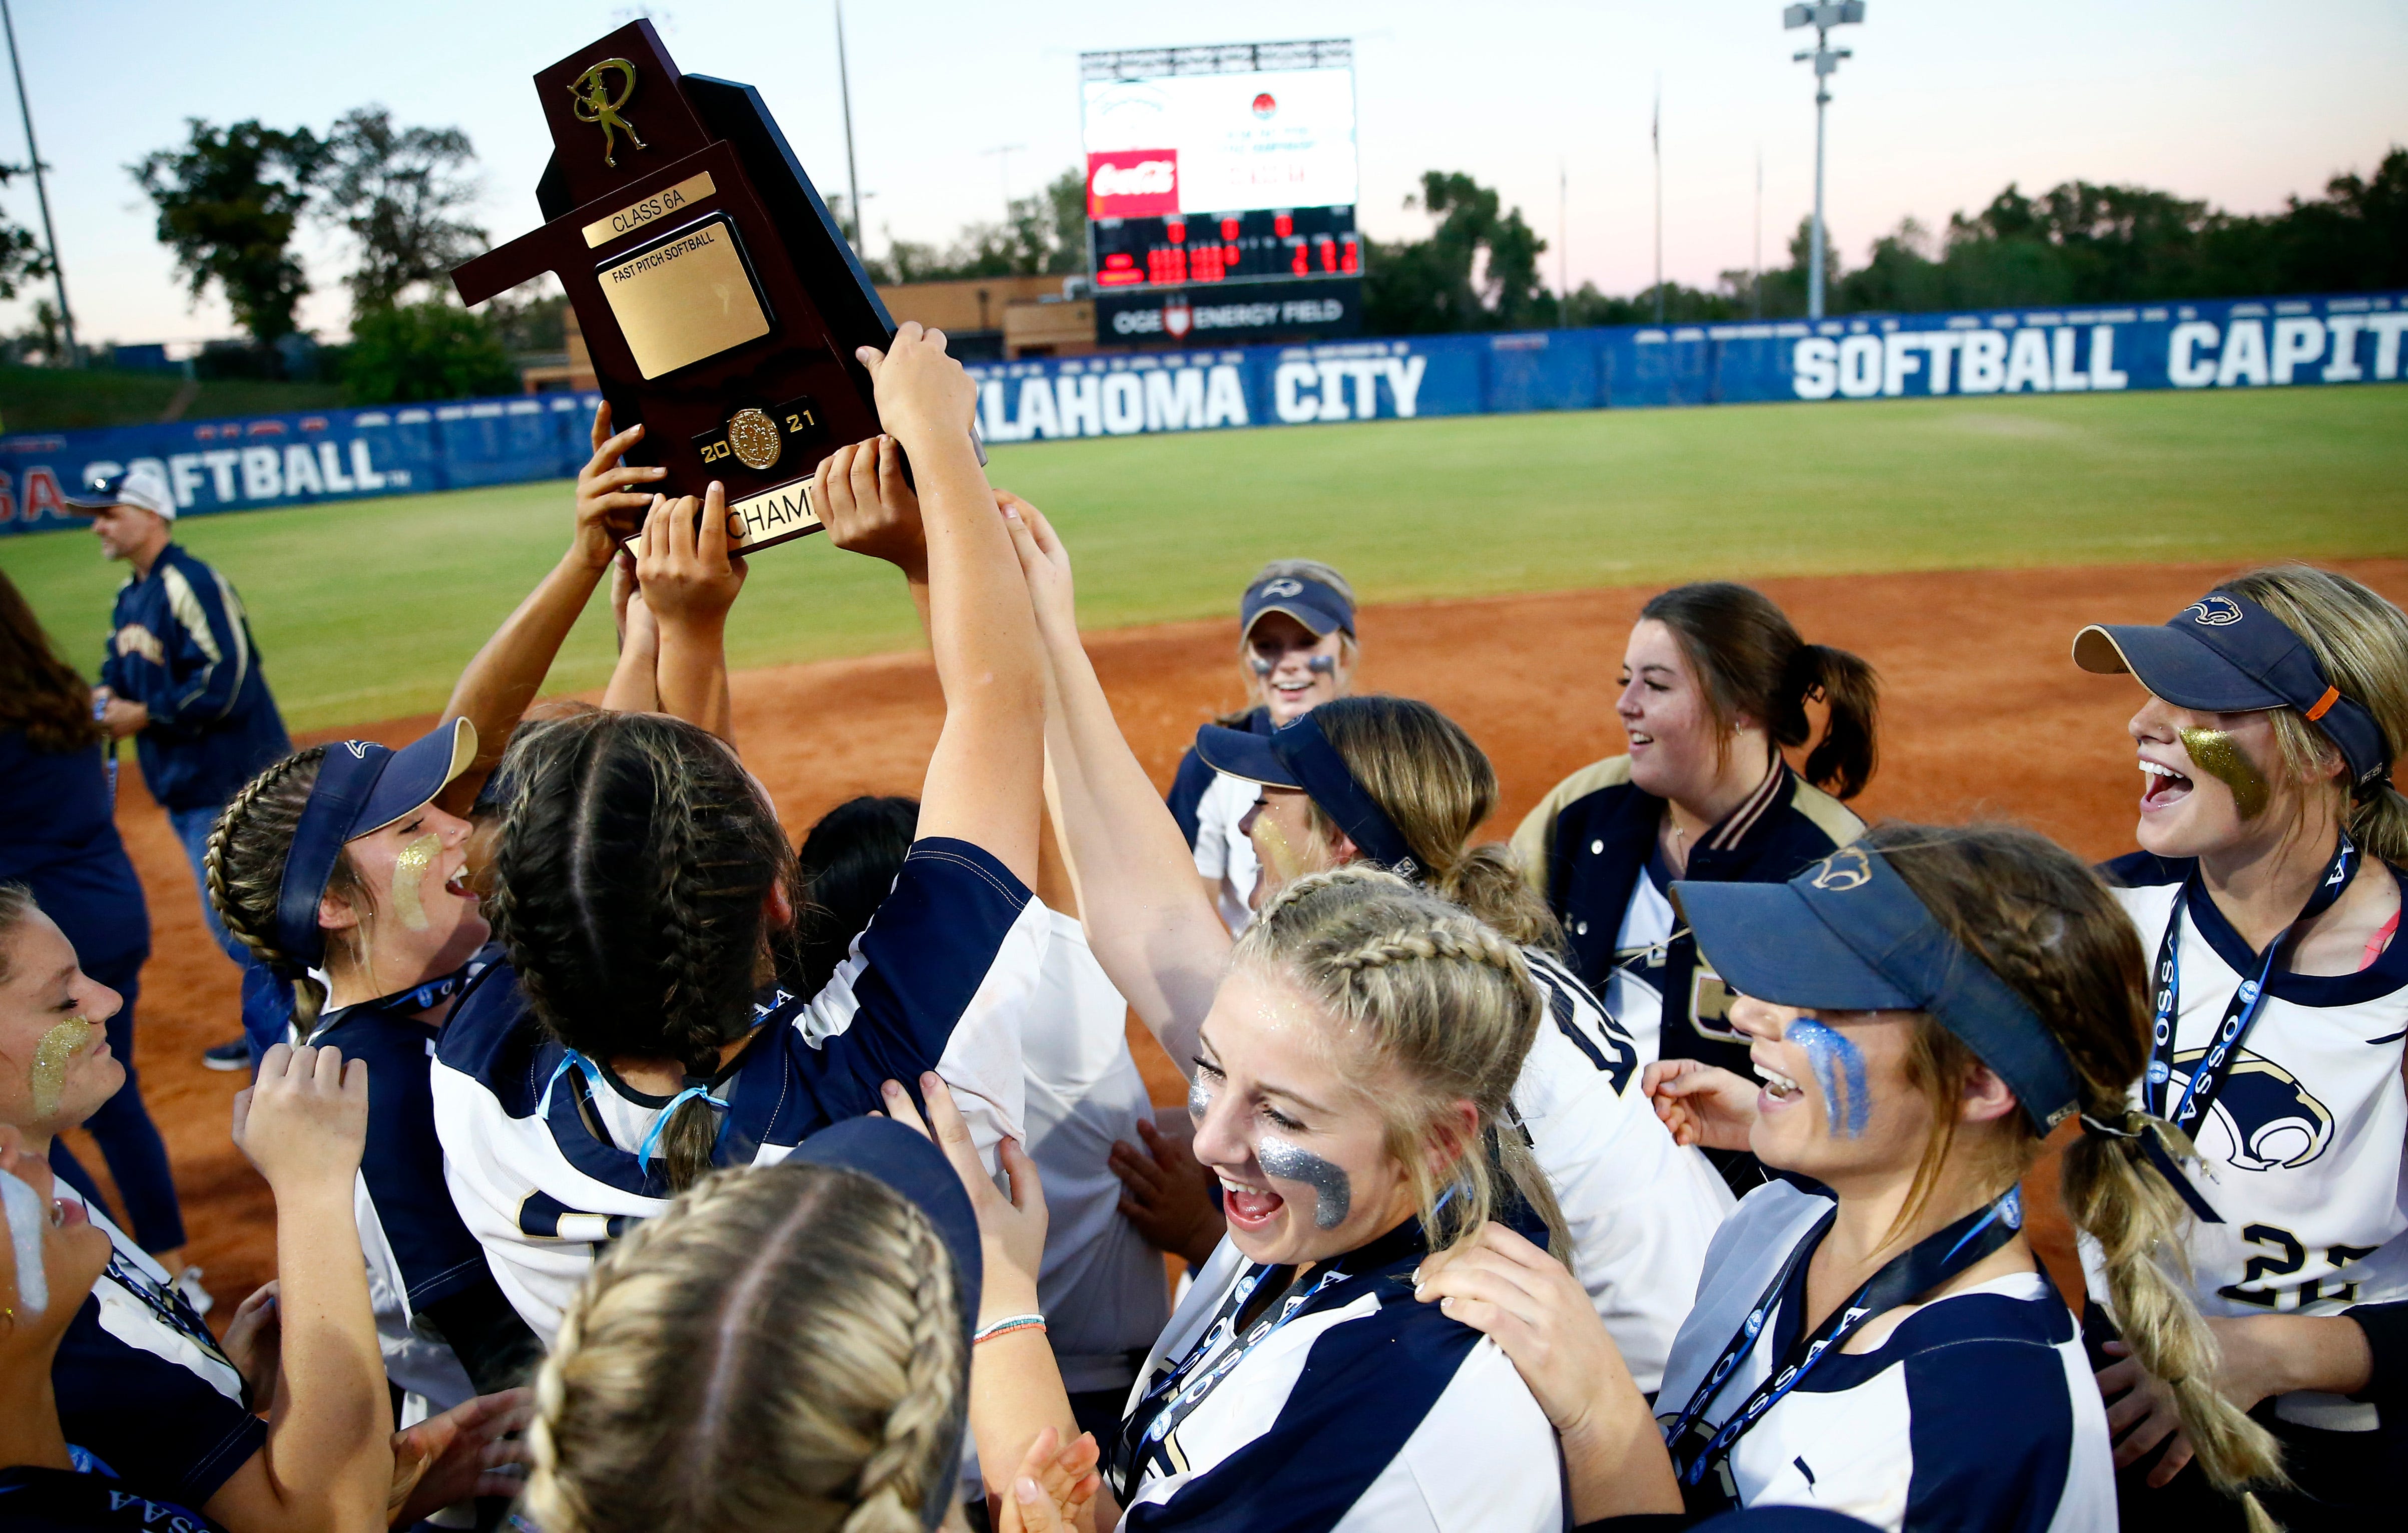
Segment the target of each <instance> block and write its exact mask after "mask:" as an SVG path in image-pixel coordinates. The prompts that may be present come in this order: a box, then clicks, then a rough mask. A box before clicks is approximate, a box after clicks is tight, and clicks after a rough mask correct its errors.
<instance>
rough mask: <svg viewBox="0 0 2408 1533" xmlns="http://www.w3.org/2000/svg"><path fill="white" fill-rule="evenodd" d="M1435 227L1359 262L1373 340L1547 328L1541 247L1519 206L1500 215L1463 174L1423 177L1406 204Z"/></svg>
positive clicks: (1490, 196) (1492, 195) (1550, 299)
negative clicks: (1423, 236) (1377, 337)
mask: <svg viewBox="0 0 2408 1533" xmlns="http://www.w3.org/2000/svg"><path fill="white" fill-rule="evenodd" d="M1405 206H1406V207H1407V208H1413V207H1416V206H1418V207H1419V208H1421V210H1422V211H1424V212H1426V213H1427V214H1428V215H1429V216H1430V217H1432V218H1434V219H1436V220H1437V221H1438V223H1437V227H1436V228H1434V229H1433V230H1432V231H1431V233H1430V236H1429V237H1428V238H1427V239H1419V240H1403V241H1399V242H1398V243H1397V244H1394V245H1378V244H1374V245H1373V246H1372V247H1371V250H1370V252H1369V259H1368V260H1367V261H1366V262H1365V263H1364V280H1363V318H1364V322H1365V324H1366V325H1367V326H1369V328H1370V329H1371V330H1372V331H1373V332H1374V333H1375V334H1380V335H1426V334H1433V333H1440V332H1444V331H1450V330H1500V329H1518V328H1522V327H1525V326H1531V325H1539V324H1544V323H1547V322H1550V321H1551V320H1552V319H1553V318H1554V316H1555V308H1556V304H1555V298H1554V296H1553V295H1552V294H1548V293H1547V292H1546V291H1545V290H1544V289H1543V288H1541V285H1540V282H1539V256H1540V254H1541V252H1542V251H1545V250H1546V248H1547V242H1546V241H1545V240H1543V239H1541V238H1540V237H1539V236H1538V235H1537V234H1536V233H1535V232H1534V231H1533V230H1532V229H1531V228H1530V226H1529V225H1528V224H1527V223H1526V222H1523V220H1522V210H1521V209H1520V208H1514V209H1512V211H1511V212H1507V213H1503V214H1502V215H1501V216H1500V214H1499V211H1498V209H1499V208H1500V206H1501V203H1500V200H1499V198H1498V195H1497V193H1496V192H1495V191H1494V190H1492V189H1490V188H1488V187H1484V186H1482V185H1481V184H1480V183H1479V182H1477V181H1475V180H1473V179H1471V178H1470V177H1469V176H1467V175H1465V174H1463V173H1462V172H1461V171H1455V172H1452V173H1449V172H1443V171H1437V170H1432V171H1427V172H1425V173H1424V174H1423V176H1422V190H1421V192H1420V193H1419V194H1418V195H1417V196H1409V197H1407V198H1406V199H1405Z"/></svg>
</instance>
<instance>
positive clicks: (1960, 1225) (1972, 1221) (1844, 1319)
mask: <svg viewBox="0 0 2408 1533" xmlns="http://www.w3.org/2000/svg"><path fill="white" fill-rule="evenodd" d="M1839 1216H1840V1215H1839V1210H1838V1209H1837V1208H1834V1209H1833V1210H1832V1211H1830V1212H1829V1213H1827V1214H1825V1215H1824V1216H1823V1217H1822V1219H1821V1220H1820V1221H1819V1222H1818V1223H1817V1224H1816V1225H1814V1227H1813V1229H1812V1230H1809V1231H1808V1232H1807V1235H1806V1238H1805V1239H1802V1240H1800V1241H1799V1242H1798V1248H1797V1249H1796V1250H1795V1251H1792V1252H1791V1253H1790V1254H1789V1259H1788V1260H1787V1261H1786V1262H1784V1263H1783V1264H1782V1267H1781V1270H1780V1271H1779V1272H1777V1273H1775V1274H1774V1275H1773V1279H1772V1282H1770V1283H1769V1284H1767V1285H1766V1287H1765V1290H1764V1293H1763V1295H1762V1296H1761V1297H1758V1298H1757V1299H1756V1304H1755V1306H1754V1307H1753V1308H1751V1309H1750V1310H1749V1311H1748V1312H1747V1318H1746V1319H1745V1320H1743V1321H1742V1322H1741V1323H1740V1327H1739V1329H1738V1330H1736V1331H1734V1332H1732V1333H1731V1339H1730V1340H1728V1341H1727V1342H1726V1343H1724V1345H1723V1350H1722V1354H1721V1355H1719V1356H1717V1357H1716V1358H1715V1359H1714V1366H1713V1367H1712V1368H1708V1369H1707V1370H1706V1376H1705V1378H1704V1380H1703V1381H1702V1382H1700V1383H1699V1385H1698V1387H1697V1389H1696V1391H1695V1392H1694V1393H1692V1394H1691V1395H1690V1397H1689V1403H1688V1404H1687V1405H1685V1406H1684V1407H1682V1408H1681V1413H1680V1415H1679V1416H1678V1417H1676V1418H1674V1420H1673V1422H1672V1424H1671V1425H1670V1426H1667V1427H1665V1428H1664V1443H1665V1446H1666V1447H1668V1448H1670V1450H1671V1452H1672V1469H1673V1471H1674V1472H1675V1473H1676V1474H1678V1475H1679V1476H1680V1477H1681V1483H1683V1484H1685V1485H1694V1484H1697V1483H1699V1481H1701V1480H1703V1479H1704V1478H1705V1474H1706V1471H1707V1470H1708V1469H1712V1468H1713V1466H1714V1465H1716V1464H1718V1463H1720V1462H1721V1461H1722V1460H1723V1459H1725V1458H1727V1457H1728V1456H1730V1453H1731V1450H1732V1449H1733V1448H1734V1447H1736V1446H1737V1445H1738V1443H1739V1440H1740V1439H1741V1437H1742V1436H1743V1435H1745V1433H1746V1432H1747V1430H1748V1428H1749V1427H1751V1426H1755V1425H1756V1423H1757V1422H1758V1421H1760V1420H1762V1419H1763V1416H1764V1413H1765V1412H1766V1411H1770V1410H1771V1409H1772V1408H1773V1407H1774V1406H1775V1405H1777V1404H1779V1403H1780V1401H1781V1397H1783V1396H1785V1395H1786V1394H1788V1393H1789V1392H1790V1391H1791V1390H1793V1389H1795V1388H1797V1387H1798V1385H1799V1383H1802V1382H1803V1381H1804V1380H1805V1378H1806V1375H1807V1374H1808V1373H1810V1372H1812V1371H1813V1368H1814V1365H1815V1364H1817V1363H1819V1362H1821V1361H1822V1360H1823V1358H1824V1356H1825V1354H1828V1353H1829V1352H1831V1351H1832V1350H1834V1349H1836V1348H1837V1347H1839V1346H1840V1344H1841V1343H1842V1342H1843V1341H1845V1340H1847V1339H1848V1337H1849V1336H1850V1335H1851V1334H1852V1333H1853V1332H1854V1331H1855V1330H1856V1327H1857V1326H1859V1325H1862V1324H1863V1323H1864V1322H1865V1321H1867V1320H1870V1319H1871V1318H1872V1317H1873V1316H1874V1315H1877V1314H1882V1313H1885V1312H1886V1311H1890V1310H1895V1309H1897V1308H1898V1307H1899V1305H1901V1304H1905V1303H1908V1302H1910V1301H1912V1300H1913V1299H1914V1297H1915V1296H1916V1295H1917V1294H1928V1293H1929V1292H1930V1291H1931V1290H1932V1289H1934V1288H1937V1287H1939V1286H1941V1285H1942V1283H1944V1282H1948V1281H1949V1280H1950V1279H1952V1278H1954V1277H1956V1276H1957V1274H1958V1273H1960V1272H1962V1271H1964V1270H1965V1269H1966V1268H1970V1267H1971V1266H1973V1265H1974V1264H1975V1263H1976V1262H1979V1261H1981V1260H1982V1259H1983V1258H1984V1257H1985V1256H1988V1255H1990V1254H1992V1253H1994V1252H1996V1251H1998V1250H1999V1249H2000V1248H2001V1247H2002V1246H2004V1245H2005V1244H2006V1243H2007V1242H2008V1241H2010V1240H2012V1239H2014V1238H2015V1235H2016V1234H2017V1232H2018V1231H2020V1230H2021V1229H2022V1228H2023V1223H2024V1216H2023V1199H2022V1197H2021V1196H2020V1195H2019V1194H2018V1193H2017V1192H2016V1190H2015V1189H2014V1188H2013V1187H2010V1188H2008V1189H2007V1190H2006V1192H2005V1193H2003V1194H2001V1195H2000V1197H1999V1199H1998V1201H1996V1202H1994V1203H1991V1204H1990V1205H1989V1206H1987V1207H1986V1208H1981V1209H1976V1210H1974V1211H1972V1212H1971V1213H1969V1214H1967V1215H1966V1216H1965V1217H1964V1218H1962V1219H1959V1220H1957V1222H1956V1223H1955V1224H1953V1225H1949V1226H1948V1227H1947V1228H1945V1229H1942V1230H1941V1231H1939V1232H1938V1233H1937V1234H1933V1235H1929V1236H1926V1237H1925V1238H1924V1239H1922V1240H1920V1241H1918V1242H1916V1244H1915V1246H1914V1249H1913V1250H1911V1251H1908V1252H1905V1253H1904V1254H1900V1255H1898V1256H1894V1257H1892V1258H1891V1259H1890V1260H1889V1262H1888V1263H1887V1264H1886V1265H1885V1266H1884V1267H1883V1268H1882V1269H1881V1270H1880V1271H1878V1272H1876V1273H1874V1274H1873V1275H1872V1276H1871V1278H1870V1279H1868V1280H1867V1281H1866V1282H1865V1285H1864V1286H1863V1287H1861V1288H1859V1289H1857V1290H1856V1294H1855V1296H1854V1297H1851V1298H1850V1299H1849V1300H1848V1301H1847V1302H1846V1303H1845V1304H1842V1305H1841V1306H1840V1307H1839V1308H1838V1309H1837V1310H1835V1311H1832V1312H1831V1314H1830V1316H1829V1317H1828V1319H1826V1320H1825V1321H1824V1322H1823V1324H1822V1325H1818V1326H1816V1327H1815V1328H1814V1329H1813V1332H1812V1333H1810V1334H1808V1335H1804V1336H1800V1337H1799V1339H1798V1340H1796V1341H1794V1342H1792V1343H1791V1344H1790V1348H1789V1351H1788V1354H1786V1355H1785V1357H1783V1358H1782V1359H1781V1366H1779V1367H1778V1368H1773V1369H1772V1370H1771V1371H1770V1373H1768V1374H1767V1375H1766V1376H1765V1379H1764V1382H1763V1383H1759V1384H1757V1385H1756V1388H1755V1389H1754V1390H1753V1391H1751V1392H1750V1393H1749V1395H1748V1397H1747V1398H1746V1399H1744V1400H1742V1401H1741V1402H1740V1406H1739V1409H1738V1410H1736V1411H1732V1412H1731V1413H1730V1414H1729V1415H1728V1416H1727V1417H1726V1418H1725V1419H1724V1421H1723V1425H1722V1426H1720V1427H1719V1428H1717V1429H1714V1430H1713V1431H1711V1432H1709V1430H1708V1429H1707V1427H1706V1426H1705V1424H1704V1422H1703V1420H1702V1418H1703V1417H1704V1415H1705V1413H1706V1410H1707V1408H1708V1407H1710V1406H1712V1405H1713V1403H1714V1397H1715V1396H1717V1395H1719V1394H1721V1393H1722V1390H1723V1385H1724V1384H1726V1383H1728V1382H1729V1381H1730V1376H1731V1370H1732V1369H1733V1368H1737V1367H1738V1366H1739V1361H1740V1359H1741V1358H1742V1357H1745V1356H1746V1355H1747V1354H1749V1353H1751V1352H1753V1351H1755V1350H1756V1338H1757V1337H1758V1336H1760V1335H1761V1334H1762V1333H1763V1330H1764V1327H1765V1326H1766V1325H1769V1324H1770V1322H1771V1319H1772V1312H1773V1311H1774V1310H1775V1309H1777V1308H1778V1307H1779V1306H1780V1303H1781V1295H1782V1291H1783V1290H1784V1289H1785V1288H1787V1287H1788V1286H1789V1282H1790V1280H1791V1278H1792V1277H1793V1276H1795V1275H1796V1273H1797V1271H1798V1268H1799V1264H1800V1263H1803V1262H1805V1261H1807V1260H1808V1259H1810V1258H1811V1257H1812V1256H1813V1254H1814V1250H1815V1248H1816V1247H1817V1246H1819V1245H1821V1244H1822V1242H1823V1237H1824V1236H1825V1235H1827V1234H1828V1233H1829V1231H1830V1228H1831V1225H1832V1222H1833V1221H1834V1220H1836V1219H1838V1218H1839ZM1700 1440H1702V1441H1700Z"/></svg>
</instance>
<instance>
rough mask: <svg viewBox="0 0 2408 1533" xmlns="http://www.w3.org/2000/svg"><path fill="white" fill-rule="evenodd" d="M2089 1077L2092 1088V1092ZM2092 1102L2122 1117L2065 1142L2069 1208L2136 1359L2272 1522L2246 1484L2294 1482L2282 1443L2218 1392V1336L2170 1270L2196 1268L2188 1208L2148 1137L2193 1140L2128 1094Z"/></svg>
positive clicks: (2229, 1491) (2207, 1462)
mask: <svg viewBox="0 0 2408 1533" xmlns="http://www.w3.org/2000/svg"><path fill="white" fill-rule="evenodd" d="M2087 1086H2088V1083H2087V1082H2085V1093H2084V1095H2085V1096H2090V1095H2093V1094H2092V1093H2091V1092H2090V1091H2089V1090H2088V1089H2087ZM2091 1106H2092V1109H2093V1113H2092V1121H2093V1122H2094V1123H2098V1124H2105V1125H2116V1126H2114V1131H2113V1132H2112V1133H2100V1132H2098V1131H2095V1130H2093V1131H2089V1132H2085V1134H2084V1135H2083V1137H2082V1138H2081V1139H2076V1140H2075V1141H2074V1142H2073V1143H2072V1144H2071V1145H2070V1146H2069V1147H2067V1149H2066V1152H2065V1178H2064V1184H2063V1185H2064V1196H2065V1211H2066V1213H2067V1215H2068V1216H2069V1217H2070V1218H2071V1219H2072V1221H2073V1223H2074V1225H2075V1226H2076V1227H2077V1228H2080V1229H2081V1230H2083V1231H2084V1232H2085V1233H2086V1234H2088V1235H2089V1236H2090V1238H2091V1239H2095V1240H2097V1241H2098V1242H2099V1251H2100V1258H2101V1261H2102V1264H2103V1265H2104V1267H2105V1268H2106V1273H2107V1306H2108V1309H2109V1310H2110V1311H2112V1312H2113V1313H2114V1317H2115V1325H2116V1330H2117V1331H2118V1333H2119V1334H2121V1336H2122V1337H2123V1339H2124V1342H2125V1344H2126V1345H2127V1346H2128V1347H2130V1348H2131V1349H2132V1357H2133V1360H2134V1361H2136V1362H2138V1363H2139V1364H2140V1365H2141V1367H2142V1368H2144V1369H2146V1370H2147V1371H2148V1373H2149V1375H2150V1377H2152V1378H2154V1379H2157V1381H2158V1382H2160V1383H2163V1384H2165V1386H2166V1387H2167V1388H2168V1389H2170V1390H2171V1391H2172V1392H2173V1397H2174V1408H2175V1410H2176V1411H2177V1412H2178V1413H2179V1414H2180V1415H2181V1417H2182V1424H2183V1432H2184V1434H2185V1435H2186V1436H2187V1437H2188V1438H2189V1439H2190V1444H2191V1452H2192V1453H2193V1454H2194V1455H2195V1456H2196V1457H2197V1458H2198V1460H2199V1465H2200V1469H2201V1470H2203V1471H2204V1472H2205V1473H2206V1475H2207V1478H2208V1481H2209V1482H2210V1483H2212V1484H2214V1486H2215V1488H2216V1489H2218V1490H2220V1491H2223V1492H2224V1493H2225V1494H2226V1495H2228V1496H2239V1497H2242V1500H2243V1506H2244V1508H2245V1510H2246V1511H2247V1512H2248V1516H2249V1526H2250V1527H2251V1528H2252V1530H2253V1533H2257V1530H2267V1529H2272V1527H2273V1526H2274V1523H2273V1519H2272V1517H2271V1516H2269V1515H2268V1514H2267V1512H2266V1510H2265V1508H2264V1507H2262V1506H2260V1505H2259V1504H2258V1501H2257V1497H2256V1496H2254V1495H2251V1494H2249V1490H2248V1487H2249V1486H2250V1485H2252V1484H2258V1485H2265V1486H2269V1487H2275V1486H2280V1485H2284V1484H2286V1483H2288V1482H2287V1480H2286V1477H2285V1475H2284V1473H2283V1453H2282V1445H2281V1444H2280V1443H2278V1442H2277V1441H2275V1440H2274V1436H2273V1434H2272V1433H2271V1432H2269V1431H2267V1430H2266V1428H2265V1427H2263V1426H2259V1425H2258V1424H2257V1422H2255V1421H2253V1420H2251V1419H2250V1418H2249V1415H2248V1414H2247V1412H2245V1411H2243V1410H2241V1408H2240V1407H2238V1406H2236V1405H2234V1404H2233V1403H2232V1402H2231V1401H2230V1400H2229V1399H2226V1398H2225V1397H2224V1396H2223V1395H2222V1394H2220V1393H2218V1392H2217V1390H2216V1388H2215V1385H2214V1378H2215V1370H2216V1365H2217V1361H2218V1357H2217V1349H2216V1344H2215V1335H2214V1332H2213V1331H2211V1330H2209V1329H2208V1325H2207V1322H2206V1320H2205V1319H2204V1318H2202V1317H2201V1316H2200V1312H2199V1307H2198V1306H2197V1305H2196V1304H2194V1303H2192V1301H2191V1297H2190V1294H2189V1291H2188V1289H2187V1288H2186V1286H2185V1285H2183V1284H2179V1283H2177V1282H2174V1280H2173V1278H2172V1276H2171V1274H2170V1273H2169V1272H2168V1270H2167V1268H2168V1267H2169V1266H2173V1267H2175V1268H2179V1269H2181V1270H2182V1271H2183V1273H2184V1275H2185V1276H2186V1277H2187V1276H2188V1270H2187V1263H2186V1262H2185V1261H2184V1259H2183V1247H2182V1232H2183V1227H2184V1225H2185V1224H2186V1222H2187V1221H2188V1219H2189V1217H2190V1211H2189V1210H2188V1209H2187V1208H2186V1207H2185V1206H2184V1204H2183V1200H2182V1197H2181V1196H2180V1195H2179V1194H2177V1193H2176V1192H2175V1191H2174V1189H2173V1188H2172V1187H2171V1186H2170V1185H2168V1184H2167V1182H2166V1180H2165V1178H2164V1177H2163V1176H2161V1175H2159V1174H2158V1172H2157V1168H2155V1167H2154V1166H2151V1165H2150V1164H2149V1163H2148V1160H2147V1158H2146V1154H2145V1152H2144V1151H2143V1148H2142V1145H2143V1135H2147V1134H2152V1133H2154V1134H2157V1136H2159V1137H2160V1139H2161V1140H2162V1142H2163V1143H2164V1145H2165V1147H2166V1149H2167V1152H2168V1153H2170V1154H2171V1155H2173V1156H2175V1157H2176V1158H2178V1159H2186V1158H2189V1157H2190V1155H2191V1154H2192V1149H2191V1144H2190V1141H2189V1140H2188V1139H2186V1138H2185V1137H2184V1136H2183V1134H2182V1131H2181V1130H2179V1129H2177V1128H2175V1127H2174V1126H2173V1125H2171V1124H2168V1123H2166V1122H2165V1121H2164V1120H2163V1119H2159V1118H2153V1117H2150V1116H2148V1115H2147V1114H2144V1113H2141V1112H2131V1111H2127V1110H2125V1107H2124V1101H2123V1097H2122V1094H2121V1093H2114V1094H2113V1096H2112V1099H2108V1100H2100V1101H2099V1102H2096V1103H2094V1104H2091ZM2100 1114H2103V1115H2100ZM2119 1120H2120V1122H2119Z"/></svg>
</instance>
